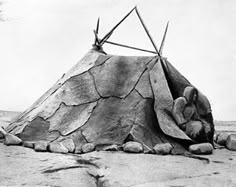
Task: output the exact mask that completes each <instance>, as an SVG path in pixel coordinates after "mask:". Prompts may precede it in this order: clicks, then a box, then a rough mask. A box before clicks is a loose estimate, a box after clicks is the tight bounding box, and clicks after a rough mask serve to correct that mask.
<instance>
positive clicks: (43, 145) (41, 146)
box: [34, 141, 48, 152]
mask: <svg viewBox="0 0 236 187" xmlns="http://www.w3.org/2000/svg"><path fill="white" fill-rule="evenodd" d="M47 147H48V142H46V141H38V142H36V143H35V144H34V150H35V151H42V152H43V151H47Z"/></svg>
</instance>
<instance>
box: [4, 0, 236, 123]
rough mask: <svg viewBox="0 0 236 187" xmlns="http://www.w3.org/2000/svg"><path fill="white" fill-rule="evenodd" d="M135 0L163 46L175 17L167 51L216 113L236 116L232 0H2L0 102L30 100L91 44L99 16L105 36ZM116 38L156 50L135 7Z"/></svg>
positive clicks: (20, 106) (9, 105) (23, 104)
mask: <svg viewBox="0 0 236 187" xmlns="http://www.w3.org/2000/svg"><path fill="white" fill-rule="evenodd" d="M0 1H1V0H0ZM134 5H138V8H139V11H140V13H141V15H142V17H143V19H144V21H145V23H146V25H147V27H148V28H149V30H150V32H151V34H152V36H153V38H154V39H155V41H156V43H157V45H158V46H159V45H160V41H161V39H162V35H163V32H164V29H165V25H166V22H167V21H168V20H170V26H169V30H168V34H167V38H166V43H165V47H164V51H163V55H164V56H166V57H168V60H169V61H170V62H171V63H172V64H173V65H174V66H175V67H176V68H177V69H178V70H179V71H180V72H181V73H182V74H183V75H184V76H185V77H186V78H188V79H189V81H190V82H191V83H193V84H194V85H195V86H196V87H197V88H198V89H199V90H201V91H202V92H203V93H204V94H205V95H206V96H207V97H208V99H209V100H210V102H211V104H212V109H213V115H214V117H215V119H218V120H236V115H235V114H236V99H235V96H236V88H235V86H236V85H235V83H236V74H235V73H234V72H235V71H236V34H235V33H236V21H235V20H236V1H235V0H226V1H222V0H207V1H206V0H165V1H160V0H159V1H158V0H143V1H141V0H136V1H134V0H93V1H92V0H86V1H85V0H84V1H82V0H50V1H49V0H4V1H3V5H2V6H1V7H0V9H1V10H2V15H3V17H4V18H5V19H6V20H7V21H5V22H0V57H1V58H0V85H1V90H0V109H1V110H17V111H23V110H25V109H26V108H27V107H29V106H30V105H31V104H32V103H33V102H34V101H35V100H36V99H37V98H39V97H40V96H41V95H42V94H43V93H44V92H45V91H47V89H49V88H50V87H51V86H52V85H53V84H54V83H55V82H56V80H57V79H58V78H60V77H61V75H62V74H63V73H64V72H66V71H67V70H68V69H70V68H71V67H72V66H73V65H74V64H75V63H76V62H77V61H78V60H79V59H81V58H82V57H83V55H84V54H85V53H86V52H87V51H88V50H89V49H90V48H91V44H92V43H93V40H94V36H93V29H95V25H96V21H97V17H98V16H100V19H101V22H100V32H99V36H101V37H102V36H103V35H104V34H105V33H106V32H107V31H108V30H109V29H110V28H111V27H112V26H114V25H115V24H116V23H117V22H118V21H119V20H120V19H121V18H122V17H123V16H124V15H125V14H126V13H127V12H128V11H129V10H130V9H131V8H133V7H134ZM111 40H112V41H116V42H119V43H123V44H128V45H133V46H137V47H141V48H146V49H151V50H153V49H152V46H151V44H150V42H149V40H148V38H147V36H146V35H145V33H144V31H143V28H142V27H141V26H140V23H139V22H138V19H137V18H136V17H135V14H133V15H132V16H131V17H130V18H128V20H127V21H126V22H125V23H123V24H122V25H121V27H120V28H118V29H117V30H116V31H115V33H114V34H113V36H112V37H111ZM104 48H105V51H106V52H107V53H112V54H118V55H119V54H120V55H122V54H123V55H143V54H144V53H140V52H137V51H133V50H128V49H122V48H119V47H111V46H108V44H106V46H104ZM145 55H149V54H148V53H145Z"/></svg>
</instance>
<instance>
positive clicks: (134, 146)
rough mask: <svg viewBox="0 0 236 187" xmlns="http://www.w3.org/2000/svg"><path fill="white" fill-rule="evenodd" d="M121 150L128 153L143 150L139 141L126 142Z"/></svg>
mask: <svg viewBox="0 0 236 187" xmlns="http://www.w3.org/2000/svg"><path fill="white" fill-rule="evenodd" d="M122 147H123V150H124V151H125V152H129V153H141V152H143V145H142V144H141V143H139V142H131V141H130V142H126V143H125V144H123V146H122Z"/></svg>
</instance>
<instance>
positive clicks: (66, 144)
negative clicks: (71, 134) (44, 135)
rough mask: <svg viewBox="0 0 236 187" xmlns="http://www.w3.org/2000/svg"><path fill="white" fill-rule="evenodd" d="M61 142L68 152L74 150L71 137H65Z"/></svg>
mask: <svg viewBox="0 0 236 187" xmlns="http://www.w3.org/2000/svg"><path fill="white" fill-rule="evenodd" d="M61 143H62V145H63V146H64V147H65V148H67V149H68V151H69V153H73V152H74V151H75V144H74V142H73V140H72V139H65V140H63V141H62V142H61Z"/></svg>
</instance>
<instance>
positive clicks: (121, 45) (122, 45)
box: [104, 40, 157, 54]
mask: <svg viewBox="0 0 236 187" xmlns="http://www.w3.org/2000/svg"><path fill="white" fill-rule="evenodd" d="M104 42H105V43H108V44H112V45H117V46H120V47H126V48H130V49H134V50H138V51H143V52H148V53H154V54H157V53H156V52H155V51H149V50H146V49H141V48H137V47H132V46H128V45H124V44H118V43H115V42H111V41H108V40H106V41H104Z"/></svg>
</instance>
